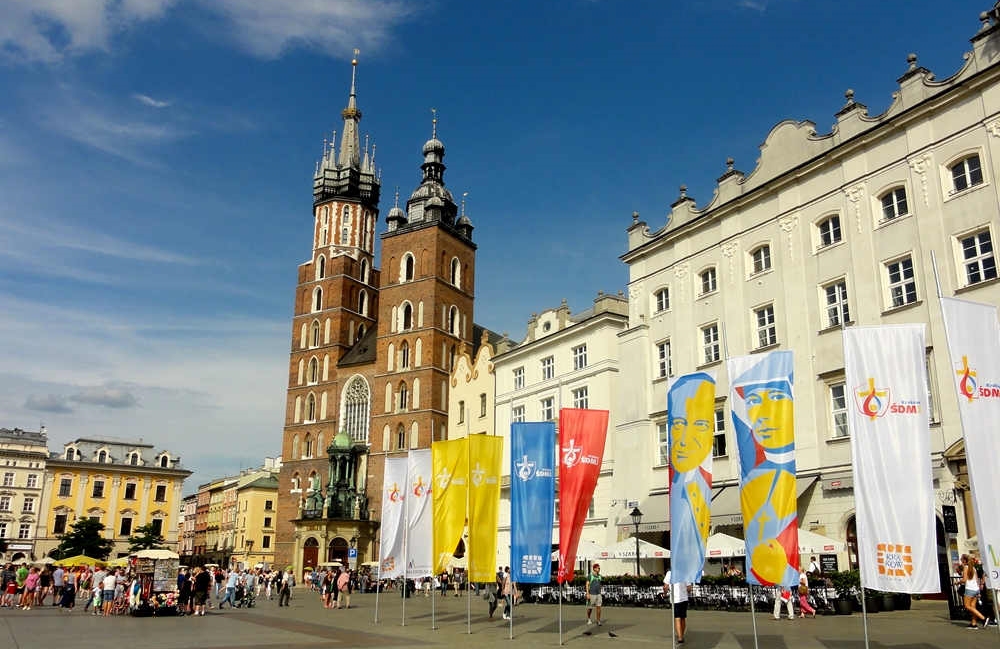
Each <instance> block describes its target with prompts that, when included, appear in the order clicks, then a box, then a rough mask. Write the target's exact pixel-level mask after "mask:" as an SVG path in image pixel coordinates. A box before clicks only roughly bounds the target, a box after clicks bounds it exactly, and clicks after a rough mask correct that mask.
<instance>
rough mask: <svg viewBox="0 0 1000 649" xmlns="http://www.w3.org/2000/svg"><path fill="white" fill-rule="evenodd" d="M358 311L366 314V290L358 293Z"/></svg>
mask: <svg viewBox="0 0 1000 649" xmlns="http://www.w3.org/2000/svg"><path fill="white" fill-rule="evenodd" d="M358 313H360V314H361V315H368V292H367V291H361V293H360V294H359V295H358Z"/></svg>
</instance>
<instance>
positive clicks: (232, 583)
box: [219, 570, 240, 611]
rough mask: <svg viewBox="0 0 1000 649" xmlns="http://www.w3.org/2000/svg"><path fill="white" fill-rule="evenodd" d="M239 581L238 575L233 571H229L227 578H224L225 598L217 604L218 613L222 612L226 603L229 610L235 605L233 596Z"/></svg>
mask: <svg viewBox="0 0 1000 649" xmlns="http://www.w3.org/2000/svg"><path fill="white" fill-rule="evenodd" d="M239 581H240V575H239V573H238V572H236V571H235V570H230V571H229V576H228V577H227V578H226V596H225V597H223V598H222V601H221V602H219V610H220V611H221V610H222V607H223V606H225V604H226V602H229V608H232V607H233V605H234V604H235V603H236V602H235V600H234V599H233V596H234V595H236V586H237V584H239Z"/></svg>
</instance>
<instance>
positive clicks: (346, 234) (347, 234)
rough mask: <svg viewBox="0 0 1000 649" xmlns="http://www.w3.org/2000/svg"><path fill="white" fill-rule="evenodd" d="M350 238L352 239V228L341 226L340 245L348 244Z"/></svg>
mask: <svg viewBox="0 0 1000 649" xmlns="http://www.w3.org/2000/svg"><path fill="white" fill-rule="evenodd" d="M350 240H351V230H350V228H341V229H340V245H342V246H346V245H347V243H348V242H349V241H350Z"/></svg>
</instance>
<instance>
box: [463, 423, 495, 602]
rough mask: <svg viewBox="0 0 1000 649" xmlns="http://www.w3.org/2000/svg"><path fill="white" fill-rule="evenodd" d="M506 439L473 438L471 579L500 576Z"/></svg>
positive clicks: (470, 518)
mask: <svg viewBox="0 0 1000 649" xmlns="http://www.w3.org/2000/svg"><path fill="white" fill-rule="evenodd" d="M502 458H503V438H502V437H492V436H489V437H488V436H486V435H473V436H471V437H470V438H469V546H468V552H469V573H470V577H469V581H471V582H492V581H493V580H495V579H496V559H497V525H498V522H497V517H498V516H499V514H500V464H501V461H502Z"/></svg>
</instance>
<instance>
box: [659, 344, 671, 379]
mask: <svg viewBox="0 0 1000 649" xmlns="http://www.w3.org/2000/svg"><path fill="white" fill-rule="evenodd" d="M664 351H665V352H666V353H665V354H664ZM672 352H673V350H672V349H671V347H670V339H669V338H667V339H666V340H661V341H660V342H658V343H656V369H657V374H656V377H657V378H660V379H665V378H667V377H670V376H673V375H674V367H673V358H672Z"/></svg>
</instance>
